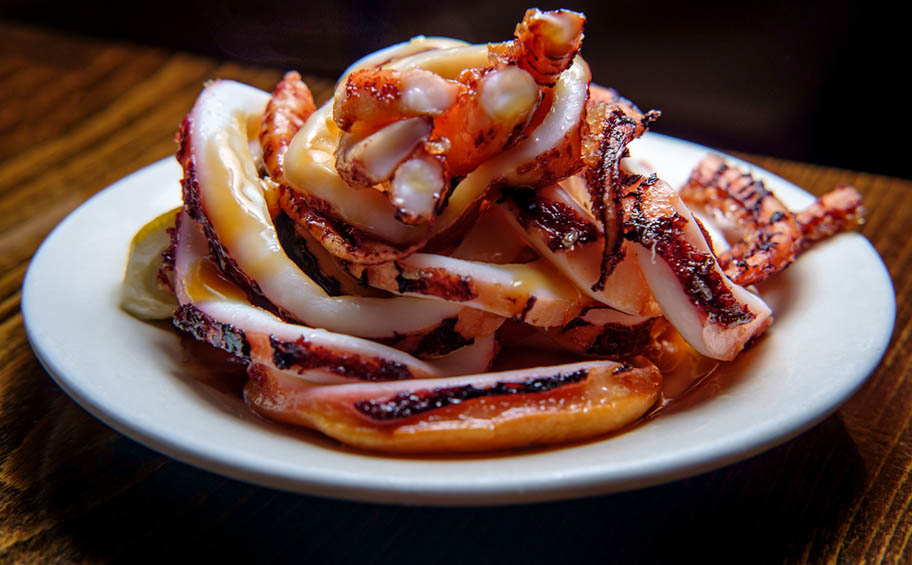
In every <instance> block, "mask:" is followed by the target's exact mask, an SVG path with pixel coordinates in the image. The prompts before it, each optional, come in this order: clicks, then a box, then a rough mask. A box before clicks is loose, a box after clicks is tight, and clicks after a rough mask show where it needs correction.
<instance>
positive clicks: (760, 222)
mask: <svg viewBox="0 0 912 565" xmlns="http://www.w3.org/2000/svg"><path fill="white" fill-rule="evenodd" d="M681 197H682V198H684V199H685V200H686V201H688V202H692V203H694V204H698V205H702V206H705V207H706V208H708V209H710V210H714V211H718V212H720V213H721V214H723V215H724V216H725V217H727V218H728V219H729V220H731V221H733V222H735V223H736V224H738V225H739V226H740V227H742V228H743V229H744V230H745V234H744V239H743V240H742V241H740V242H738V243H736V244H735V245H733V246H732V248H731V249H730V250H728V251H726V252H725V253H722V254H720V255H719V264H720V265H721V266H722V269H723V270H724V271H725V274H726V275H728V277H729V278H730V279H732V281H734V282H735V283H737V284H739V285H742V286H744V285H748V284H754V283H757V282H760V281H762V280H764V279H766V278H768V277H769V276H770V275H772V274H773V273H776V272H778V271H781V270H782V269H784V268H786V267H787V266H788V265H790V264H791V263H792V261H794V260H795V257H796V255H797V254H798V250H799V249H800V246H801V237H802V236H801V229H800V228H799V226H798V222H797V221H796V220H795V216H794V215H793V214H792V213H791V212H790V211H789V210H788V208H786V207H785V205H784V204H782V202H780V201H779V199H778V198H776V196H775V195H773V193H772V192H770V191H769V190H767V188H766V186H764V184H763V181H761V180H757V179H755V178H753V177H752V176H751V175H750V174H748V173H744V172H742V171H740V170H738V169H736V168H734V167H731V166H729V165H728V164H727V163H726V162H725V161H724V160H723V159H722V157H720V156H719V155H715V154H710V155H707V156H706V157H704V158H703V160H702V161H701V162H700V164H699V165H697V167H696V168H695V169H694V171H693V173H692V174H691V176H690V179H689V180H688V181H687V183H686V184H685V185H684V186H683V187H682V188H681Z"/></svg>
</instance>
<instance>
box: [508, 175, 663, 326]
mask: <svg viewBox="0 0 912 565" xmlns="http://www.w3.org/2000/svg"><path fill="white" fill-rule="evenodd" d="M493 210H495V211H497V212H498V213H499V215H500V217H501V218H503V220H504V221H506V222H507V224H509V225H510V226H511V227H512V228H513V230H514V231H515V232H516V233H518V234H519V236H520V237H522V238H523V239H525V240H526V241H527V242H528V243H529V244H530V245H532V247H533V248H535V250H536V251H537V252H538V254H539V255H541V256H542V257H543V258H544V259H547V261H548V262H550V263H551V264H552V265H554V266H555V267H556V268H557V269H558V270H560V272H561V273H563V274H564V275H565V276H567V277H568V278H569V279H570V280H572V281H573V282H574V283H575V285H576V286H577V288H579V290H581V291H582V292H584V293H585V294H586V295H587V296H589V297H590V298H592V299H594V300H597V301H599V302H601V303H602V304H605V305H607V306H610V307H611V308H614V309H616V310H620V311H622V312H626V313H627V314H630V315H632V316H648V317H652V316H658V315H660V314H661V311H660V310H659V307H658V304H656V302H655V299H654V298H653V297H652V293H650V292H649V287H648V286H647V285H646V281H645V279H644V278H643V273H642V271H641V270H640V266H639V264H638V263H637V262H636V260H635V259H634V258H633V254H632V253H626V250H625V253H624V258H623V259H621V260H620V261H619V262H618V264H617V265H616V266H615V268H614V270H613V271H612V272H611V274H610V275H609V276H608V278H607V280H606V284H605V287H604V288H603V289H602V290H593V289H592V281H594V280H596V279H598V278H599V276H600V272H599V267H600V262H601V259H602V250H603V248H604V243H603V240H604V234H603V233H602V230H601V229H600V226H599V225H598V223H597V222H596V220H595V219H594V218H593V217H592V216H591V215H590V214H589V212H588V211H586V210H585V209H584V208H583V207H582V206H580V205H579V204H578V203H577V202H576V201H575V200H574V199H573V198H572V197H570V195H569V194H567V193H566V192H565V191H564V189H563V188H562V187H561V186H560V185H559V184H555V185H550V186H547V187H545V188H542V189H539V190H534V191H533V190H531V189H514V190H505V191H504V196H503V197H502V198H501V199H499V200H497V202H496V203H495V205H494V206H493Z"/></svg>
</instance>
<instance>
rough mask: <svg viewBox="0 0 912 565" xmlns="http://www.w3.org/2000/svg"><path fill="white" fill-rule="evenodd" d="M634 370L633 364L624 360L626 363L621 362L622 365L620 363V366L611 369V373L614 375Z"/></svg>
mask: <svg viewBox="0 0 912 565" xmlns="http://www.w3.org/2000/svg"><path fill="white" fill-rule="evenodd" d="M632 370H633V365H631V364H629V363H627V362H624V363H621V365H620V366H619V367H616V368H615V369H614V370H613V371H611V374H612V375H620V374H622V373H627V372H630V371H632Z"/></svg>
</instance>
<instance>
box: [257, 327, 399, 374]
mask: <svg viewBox="0 0 912 565" xmlns="http://www.w3.org/2000/svg"><path fill="white" fill-rule="evenodd" d="M269 344H270V345H271V346H272V360H273V362H274V363H275V366H276V367H278V368H279V369H283V370H284V369H293V370H295V371H298V372H299V373H300V372H303V371H306V370H308V369H323V370H325V371H329V372H331V373H335V374H337V375H340V376H343V377H349V378H354V379H359V380H363V381H401V380H405V379H410V378H412V373H411V371H409V369H408V367H406V366H405V365H403V364H402V363H397V362H395V361H389V360H387V359H380V358H367V359H365V358H363V357H359V356H357V355H352V354H350V353H341V352H338V351H333V350H331V349H329V348H326V347H323V346H320V345H314V344H313V343H310V342H309V341H307V340H306V339H304V338H303V337H299V338H298V339H296V340H295V341H281V340H279V339H277V338H276V337H275V336H269Z"/></svg>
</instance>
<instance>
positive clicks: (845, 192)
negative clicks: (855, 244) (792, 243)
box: [795, 184, 865, 251]
mask: <svg viewBox="0 0 912 565" xmlns="http://www.w3.org/2000/svg"><path fill="white" fill-rule="evenodd" d="M864 213H865V210H864V206H863V205H862V201H861V194H859V193H858V191H857V190H856V189H855V188H853V187H851V186H849V185H844V184H843V185H838V186H836V187H835V188H834V189H833V190H832V191H831V192H829V193H827V194H824V195H823V196H821V197H820V198H818V199H817V200H816V201H815V202H814V203H813V204H811V205H810V206H808V207H807V208H805V209H804V210H802V211H800V212H798V213H797V214H795V219H796V220H797V221H798V225H799V226H800V227H801V234H802V236H803V237H802V238H801V243H800V246H799V249H798V250H799V251H804V250H806V249H807V248H808V247H810V246H811V245H812V244H814V243H816V242H818V241H821V240H823V239H826V238H828V237H830V236H833V235H835V234H837V233H839V232H843V231H846V230H849V229H852V228H855V227H858V226H860V225H862V224H863V223H864Z"/></svg>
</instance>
